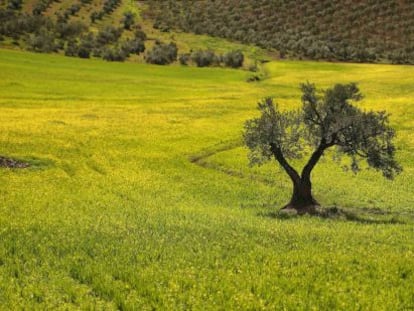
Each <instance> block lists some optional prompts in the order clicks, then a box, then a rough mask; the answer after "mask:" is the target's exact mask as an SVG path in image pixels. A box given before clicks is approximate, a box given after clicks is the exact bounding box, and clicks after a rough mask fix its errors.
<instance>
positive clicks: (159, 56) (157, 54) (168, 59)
mask: <svg viewBox="0 0 414 311" xmlns="http://www.w3.org/2000/svg"><path fill="white" fill-rule="evenodd" d="M177 52H178V49H177V45H176V44H175V43H172V42H171V43H169V44H164V43H156V44H155V46H154V47H153V49H152V50H151V51H149V52H148V53H147V55H146V58H145V60H146V62H147V63H150V64H156V65H167V64H171V63H172V62H174V61H175V60H176V59H177Z"/></svg>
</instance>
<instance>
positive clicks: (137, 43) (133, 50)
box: [121, 39, 145, 55]
mask: <svg viewBox="0 0 414 311" xmlns="http://www.w3.org/2000/svg"><path fill="white" fill-rule="evenodd" d="M121 49H122V50H123V51H124V52H125V53H126V54H127V55H129V54H140V53H142V52H144V51H145V44H144V42H143V41H141V40H140V39H132V40H125V41H124V42H123V43H122V45H121Z"/></svg>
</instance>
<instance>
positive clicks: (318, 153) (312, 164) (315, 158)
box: [301, 139, 336, 179]
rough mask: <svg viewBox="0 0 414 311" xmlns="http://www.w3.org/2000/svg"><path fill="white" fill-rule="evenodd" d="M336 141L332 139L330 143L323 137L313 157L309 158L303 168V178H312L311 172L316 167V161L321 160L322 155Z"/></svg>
mask: <svg viewBox="0 0 414 311" xmlns="http://www.w3.org/2000/svg"><path fill="white" fill-rule="evenodd" d="M335 144H336V143H335V141H331V142H329V143H326V141H325V140H324V139H323V140H322V141H321V143H320V144H319V146H318V148H316V150H315V151H314V152H313V153H312V155H311V157H310V158H309V161H308V163H306V165H305V167H304V168H303V170H302V174H301V178H302V179H304V178H310V174H311V172H312V170H313V168H314V167H315V165H316V163H318V161H319V160H320V158H321V157H322V155H323V153H324V151H325V150H326V149H328V148H329V147H332V146H334V145H335Z"/></svg>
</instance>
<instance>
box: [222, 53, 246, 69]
mask: <svg viewBox="0 0 414 311" xmlns="http://www.w3.org/2000/svg"><path fill="white" fill-rule="evenodd" d="M223 61H224V64H225V65H226V66H227V67H231V68H239V67H241V66H243V61H244V55H243V53H242V52H241V51H231V52H228V53H226V54H225V55H224V57H223Z"/></svg>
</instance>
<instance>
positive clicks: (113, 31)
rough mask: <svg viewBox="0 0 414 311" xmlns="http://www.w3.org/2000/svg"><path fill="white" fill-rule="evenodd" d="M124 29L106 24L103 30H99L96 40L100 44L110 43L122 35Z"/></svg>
mask: <svg viewBox="0 0 414 311" xmlns="http://www.w3.org/2000/svg"><path fill="white" fill-rule="evenodd" d="M121 34H122V29H120V28H115V27H113V26H105V27H104V28H103V29H101V31H99V33H98V35H97V37H96V41H97V43H98V44H100V45H105V44H109V43H115V42H117V41H118V39H119V37H121Z"/></svg>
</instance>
